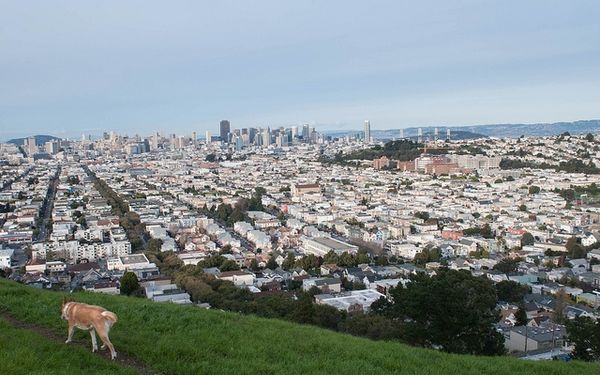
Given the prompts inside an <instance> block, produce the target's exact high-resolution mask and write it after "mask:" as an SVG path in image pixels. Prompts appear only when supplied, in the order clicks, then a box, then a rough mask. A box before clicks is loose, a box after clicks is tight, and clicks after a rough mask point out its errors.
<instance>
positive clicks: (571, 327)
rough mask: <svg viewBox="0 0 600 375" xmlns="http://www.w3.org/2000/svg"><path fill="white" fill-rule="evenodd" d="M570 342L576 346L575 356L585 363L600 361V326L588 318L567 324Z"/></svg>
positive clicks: (580, 318) (581, 318)
mask: <svg viewBox="0 0 600 375" xmlns="http://www.w3.org/2000/svg"><path fill="white" fill-rule="evenodd" d="M567 332H568V333H569V336H568V341H569V342H570V343H571V344H573V345H574V346H575V350H573V353H572V354H573V356H574V357H575V358H576V359H580V360H583V361H597V360H600V324H599V323H598V322H597V321H596V322H595V321H593V320H592V319H590V318H588V317H579V318H575V319H573V320H572V321H569V322H567Z"/></svg>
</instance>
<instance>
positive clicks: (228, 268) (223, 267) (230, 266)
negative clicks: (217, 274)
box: [219, 259, 240, 272]
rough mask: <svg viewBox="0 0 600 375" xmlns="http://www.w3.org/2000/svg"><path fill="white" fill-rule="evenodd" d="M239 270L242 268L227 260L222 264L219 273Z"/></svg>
mask: <svg viewBox="0 0 600 375" xmlns="http://www.w3.org/2000/svg"><path fill="white" fill-rule="evenodd" d="M239 269H240V266H239V265H238V264H237V263H236V262H235V261H234V260H231V259H227V260H226V261H224V262H223V263H222V264H221V267H219V271H221V272H227V271H237V270H239Z"/></svg>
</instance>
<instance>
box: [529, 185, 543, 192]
mask: <svg viewBox="0 0 600 375" xmlns="http://www.w3.org/2000/svg"><path fill="white" fill-rule="evenodd" d="M540 190H541V189H540V187H539V186H535V185H531V186H530V187H529V194H537V193H539V192H540Z"/></svg>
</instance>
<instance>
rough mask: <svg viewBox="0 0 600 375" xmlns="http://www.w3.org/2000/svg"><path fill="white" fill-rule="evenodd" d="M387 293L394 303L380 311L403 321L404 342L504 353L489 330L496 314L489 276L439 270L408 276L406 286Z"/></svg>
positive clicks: (499, 337)
mask: <svg viewBox="0 0 600 375" xmlns="http://www.w3.org/2000/svg"><path fill="white" fill-rule="evenodd" d="M390 293H391V295H392V300H393V303H392V304H390V305H389V306H386V307H383V311H382V313H383V314H384V315H385V316H388V317H389V318H391V319H394V320H396V321H398V322H402V330H403V337H402V339H403V340H406V341H407V342H409V343H411V344H413V345H419V346H423V347H430V348H440V349H441V350H444V351H446V352H452V353H464V354H478V355H501V354H504V353H505V349H504V338H503V336H502V334H500V333H498V332H497V331H496V329H495V328H494V324H495V323H496V322H497V321H498V320H499V316H498V313H497V311H496V299H497V298H496V292H495V290H494V287H493V284H492V282H491V281H490V280H488V279H486V278H483V277H475V276H473V275H471V273H470V272H468V271H455V270H450V269H440V270H439V271H438V274H436V275H434V276H432V277H429V276H428V275H426V274H424V273H419V274H417V275H413V276H412V277H411V282H410V283H408V284H407V285H406V288H404V287H403V286H401V285H399V286H398V287H396V288H393V289H391V291H390Z"/></svg>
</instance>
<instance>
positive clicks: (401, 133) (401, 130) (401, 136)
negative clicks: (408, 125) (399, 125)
mask: <svg viewBox="0 0 600 375" xmlns="http://www.w3.org/2000/svg"><path fill="white" fill-rule="evenodd" d="M400 139H404V129H400Z"/></svg>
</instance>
